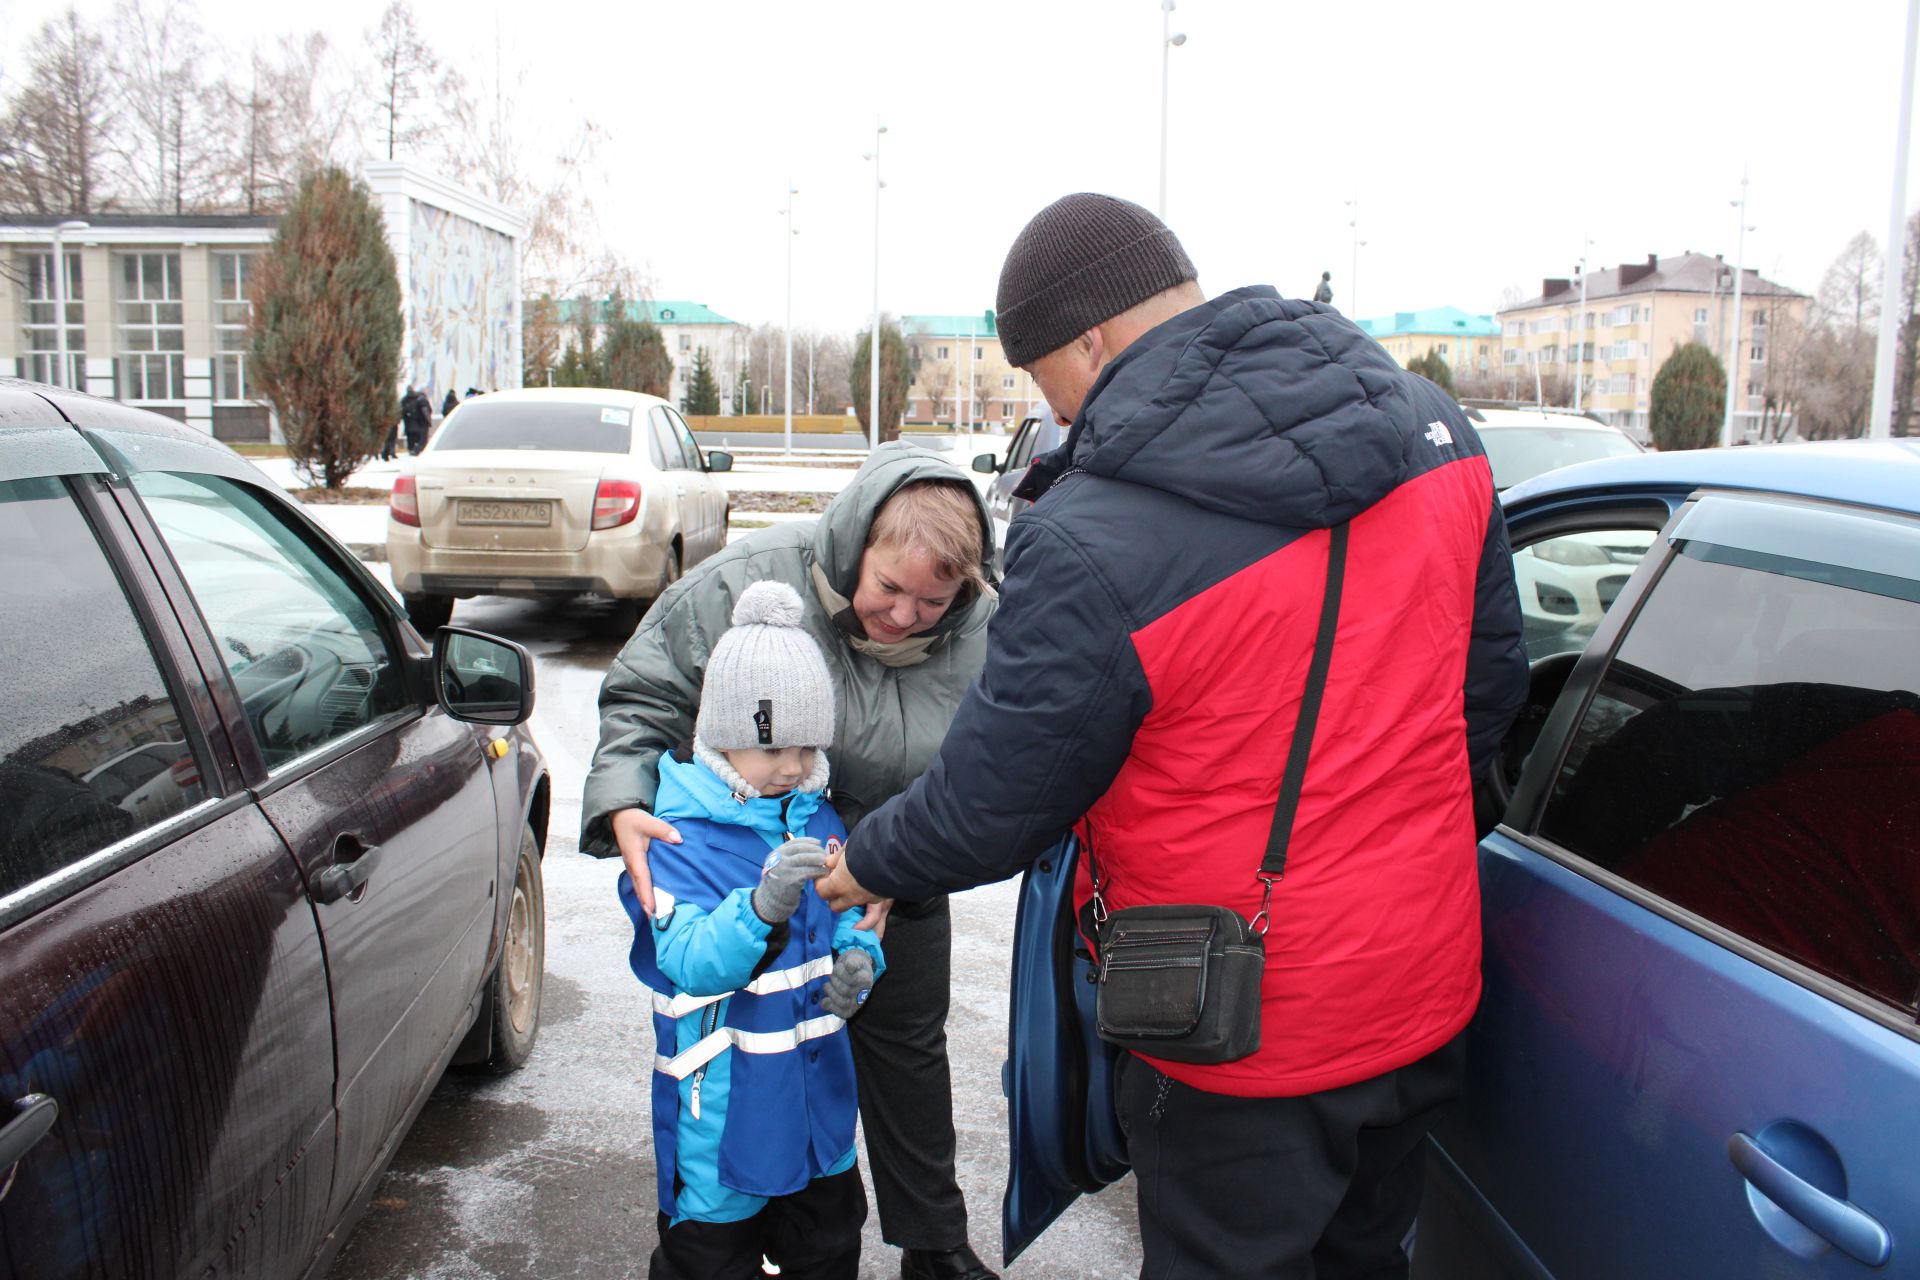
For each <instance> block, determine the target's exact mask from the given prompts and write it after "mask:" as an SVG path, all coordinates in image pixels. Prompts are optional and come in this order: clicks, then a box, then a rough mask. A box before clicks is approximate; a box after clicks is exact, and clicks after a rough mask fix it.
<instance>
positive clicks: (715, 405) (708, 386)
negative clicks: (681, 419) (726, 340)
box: [680, 347, 720, 414]
mask: <svg viewBox="0 0 1920 1280" xmlns="http://www.w3.org/2000/svg"><path fill="white" fill-rule="evenodd" d="M680 412H682V413H698V414H714V413H719V412H720V384H719V383H718V382H715V381H714V379H713V363H712V362H711V361H709V360H708V359H707V349H706V348H705V347H698V348H695V350H694V353H693V372H692V373H690V374H688V375H687V394H686V396H685V397H684V398H683V399H682V400H681V401H680Z"/></svg>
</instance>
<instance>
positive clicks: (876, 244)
mask: <svg viewBox="0 0 1920 1280" xmlns="http://www.w3.org/2000/svg"><path fill="white" fill-rule="evenodd" d="M886 131H887V126H885V125H884V124H880V123H878V122H875V124H874V126H873V151H872V152H871V153H870V154H869V155H868V156H867V159H869V160H871V161H873V328H872V330H871V331H869V333H868V334H867V448H869V449H878V448H879V447H880V189H881V188H882V187H885V186H886V185H887V184H886V183H884V182H882V181H881V180H880V135H881V134H883V133H885V132H886Z"/></svg>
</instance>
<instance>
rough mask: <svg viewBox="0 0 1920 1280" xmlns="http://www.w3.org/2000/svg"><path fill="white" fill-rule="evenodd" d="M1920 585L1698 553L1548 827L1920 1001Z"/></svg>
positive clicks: (1775, 939) (1675, 575) (1768, 939)
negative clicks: (1919, 637)
mask: <svg viewBox="0 0 1920 1280" xmlns="http://www.w3.org/2000/svg"><path fill="white" fill-rule="evenodd" d="M1916 634H1920V582H1913V581H1906V580H1901V579H1894V578H1890V577H1887V576H1886V575H1881V574H1862V573H1858V572H1855V571H1850V570H1848V569H1847V568H1845V567H1843V566H1834V565H1822V564H1816V563H1813V562H1809V561H1804V560H1798V559H1788V558H1785V557H1779V556H1767V555H1755V554H1746V553H1740V554H1739V555H1738V556H1734V557H1721V556H1716V554H1715V548H1713V547H1711V546H1710V545H1707V544H1704V543H1686V544H1682V548H1681V550H1680V552H1679V553H1677V554H1676V555H1675V556H1674V557H1673V559H1672V560H1671V562H1670V563H1669V564H1668V565H1667V566H1666V568H1665V570H1664V572H1663V573H1662V575H1661V577H1660V580H1659V581H1658V582H1657V583H1656V584H1655V585H1654V586H1653V588H1652V589H1651V591H1650V592H1649V594H1648V596H1647V599H1646V602H1645V604H1644V605H1643V606H1642V607H1641V609H1640V612H1639V614H1638V616H1637V617H1636V618H1635V619H1634V620H1633V623H1632V626H1631V627H1630V628H1629V629H1628V631H1627V632H1626V634H1625V636H1624V637H1623V639H1622V642H1621V644H1620V646H1619V649H1618V652H1617V654H1616V656H1615V657H1614V658H1613V660H1612V662H1611V664H1610V666H1609V667H1608V669H1607V671H1606V672H1605V673H1604V676H1603V678H1602V681H1601V684H1600V686H1599V688H1598V690H1597V692H1596V693H1595V695H1594V697H1593V699H1592V701H1591V703H1590V705H1589V707H1588V709H1587V711H1586V712H1585V715H1584V717H1583V719H1582V721H1581V723H1580V725H1579V728H1578V730H1577V731H1576V733H1575V735H1574V738H1573V740H1572V742H1571V744H1570V745H1569V748H1568V750H1567V754H1566V759H1565V762H1564V764H1563V766H1562V769H1561V772H1560V774H1559V776H1558V778H1557V779H1556V781H1555V784H1554V787H1553V790H1552V794H1551V796H1550V798H1549V800H1548V803H1547V808H1546V812H1545V815H1544V817H1543V820H1542V834H1543V835H1545V836H1546V837H1547V838H1549V839H1551V840H1553V841H1555V842H1556V843H1558V844H1561V845H1563V846H1565V847H1566V848H1568V849H1570V850H1572V851H1573V852H1575V853H1577V854H1580V855H1582V856H1584V857H1586V858H1589V859H1591V860H1593V861H1594V862H1596V863H1598V864H1599V865H1601V866H1603V867H1605V868H1607V869H1609V870H1611V871H1613V872H1615V873H1617V874H1618V875H1621V876H1623V877H1625V878H1627V879H1628V880H1631V881H1633V882H1634V883H1635V884H1638V885H1640V886H1641V887H1643V888H1645V889H1647V890H1649V891H1650V892H1652V893H1654V894H1657V895H1658V896H1660V897H1661V898H1664V899H1666V900H1667V901H1670V902H1672V903H1675V904H1677V905H1678V906H1680V907H1683V908H1685V909H1686V910H1687V911H1690V912H1693V913H1695V914H1696V915H1699V916H1702V917H1705V918H1706V919H1708V920H1710V921H1712V922H1713V923H1715V924H1717V925H1720V926H1722V927H1724V928H1726V929H1729V930H1731V931H1733V932H1734V933H1737V934H1738V935H1740V936H1741V937H1743V938H1745V939H1747V940H1749V941H1750V942H1753V943H1756V944H1758V945H1760V946H1762V947H1765V948H1767V949H1769V950H1771V951H1773V952H1776V953H1778V954H1779V955H1782V956H1786V957H1789V958H1791V959H1793V960H1796V961H1798V962H1800V963H1801V964H1804V965H1806V966H1808V967H1810V968H1812V969H1815V970H1817V971H1818V972H1820V973H1822V974H1825V975H1827V976H1828V977H1830V978H1832V979H1834V980H1836V981H1838V982H1841V983H1844V984H1846V985H1847V986H1849V987H1852V988H1853V989H1855V990H1857V991H1859V992H1862V993H1864V994H1866V995H1868V996H1871V997H1874V998H1876V999H1878V1000H1881V1001H1884V1002H1886V1003H1888V1004H1891V1005H1894V1006H1896V1007H1898V1008H1900V1009H1903V1010H1905V1011H1907V1012H1908V1013H1909V1014H1911V1013H1912V1012H1914V1010H1915V1004H1916V998H1917V997H1920V657H1917V656H1916V654H1917V653H1920V650H1916V648H1915V645H1914V642H1913V637H1914V636H1915V635H1916Z"/></svg>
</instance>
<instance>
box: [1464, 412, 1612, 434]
mask: <svg viewBox="0 0 1920 1280" xmlns="http://www.w3.org/2000/svg"><path fill="white" fill-rule="evenodd" d="M1469 416H1470V417H1471V419H1472V421H1473V426H1474V430H1476V431H1487V430H1494V431H1498V430H1500V429H1501V428H1503V427H1557V428H1562V429H1565V430H1569V431H1611V432H1613V433H1614V434H1616V435H1625V434H1626V432H1624V431H1621V430H1620V428H1618V427H1613V426H1608V425H1607V424H1606V423H1604V422H1596V421H1594V420H1593V419H1592V418H1588V417H1584V416H1582V415H1580V414H1577V413H1542V412H1540V411H1539V410H1537V409H1475V410H1474V411H1473V413H1472V414H1471V415H1469Z"/></svg>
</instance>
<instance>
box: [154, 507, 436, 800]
mask: <svg viewBox="0 0 1920 1280" xmlns="http://www.w3.org/2000/svg"><path fill="white" fill-rule="evenodd" d="M133 482H134V487H135V488H136V489H138V490H139V493H140V497H141V499H142V500H143V501H144V502H145V503H146V505H147V509H148V510H149V511H151V512H152V513H153V518H154V522H155V523H156V524H157V525H158V526H159V527H160V532H161V534H162V535H163V536H164V537H165V538H166V541H167V546H168V549H169V550H171V551H172V552H173V557H174V559H175V560H176V561H177V562H178V563H179V565H180V572H181V573H182V574H183V575H185V577H186V580H187V585H188V586H189V587H191V588H192V590H193V594H194V599H195V600H196V602H197V603H198V604H199V606H200V612H201V614H202V616H203V617H205V619H206V621H207V626H208V628H209V629H210V630H211V631H212V632H213V635H214V639H215V640H216V641H217V642H218V644H219V646H220V656H221V657H222V659H224V660H225V662H226V664H227V672H228V674H229V675H231V676H232V677H233V683H234V687H235V688H236V689H237V691H238V692H239V694H240V700H241V702H242V704H243V705H244V706H245V708H246V713H247V721H248V723H249V724H251V725H252V726H253V731H254V734H255V736H256V737H257V738H258V740H259V743H260V749H261V752H262V754H263V755H264V756H265V757H266V762H267V765H268V767H269V768H274V767H277V766H279V765H282V764H285V763H286V762H287V761H289V760H292V759H294V758H295V757H296V756H300V755H303V754H305V753H306V752H309V751H312V750H315V749H317V748H319V747H323V746H325V745H326V744H327V743H329V742H332V741H334V740H336V739H338V738H341V737H344V736H345V735H347V734H349V733H352V732H353V731H354V730H356V729H359V728H361V727H362V726H364V725H368V724H371V723H373V722H374V721H375V720H378V719H380V718H381V717H383V716H386V715H389V714H391V713H394V712H397V711H400V710H403V709H405V708H406V707H407V706H408V705H410V704H409V702H408V700H407V698H406V694H405V687H404V683H403V681H402V679H401V673H400V666H399V664H398V662H397V661H396V658H395V654H394V652H393V649H392V648H391V646H390V643H389V641H388V638H387V636H386V635H385V634H384V633H383V631H382V629H381V626H380V621H379V614H378V612H377V610H376V609H375V607H374V606H373V605H372V604H370V603H369V602H368V601H366V600H365V599H363V598H362V597H361V596H360V595H359V594H358V592H357V591H356V590H355V589H354V587H353V585H352V584H351V583H349V582H348V581H347V580H346V579H345V578H344V577H342V576H341V574H340V573H339V572H338V571H337V570H335V569H334V568H333V567H332V566H331V565H329V564H328V563H327V562H326V561H325V560H324V559H323V558H322V557H321V556H320V555H319V554H318V553H316V552H315V551H314V550H313V548H312V547H310V546H308V545H307V544H306V542H305V541H303V540H302V539H301V537H300V536H299V535H298V534H296V533H295V532H294V531H293V530H292V529H291V528H289V527H288V526H287V525H286V524H285V523H284V522H283V521H282V519H281V517H280V516H279V515H278V514H276V513H275V512H274V511H272V510H271V509H269V508H268V506H267V504H266V503H265V501H264V500H262V499H261V498H260V497H259V496H257V495H255V494H253V493H251V492H249V491H248V490H247V488H246V486H244V485H240V484H236V483H234V482H233V481H231V480H225V479H221V478H218V477H214V476H188V475H176V474H173V473H171V472H162V471H149V472H142V473H140V474H137V475H135V476H134V478H133Z"/></svg>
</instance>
